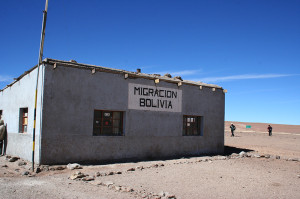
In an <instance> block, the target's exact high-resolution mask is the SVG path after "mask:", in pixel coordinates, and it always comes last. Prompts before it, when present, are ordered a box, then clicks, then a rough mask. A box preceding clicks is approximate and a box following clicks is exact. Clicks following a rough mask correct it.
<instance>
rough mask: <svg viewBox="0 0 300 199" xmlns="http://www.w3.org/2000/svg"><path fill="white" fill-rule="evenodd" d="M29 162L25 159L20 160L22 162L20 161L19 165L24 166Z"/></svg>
mask: <svg viewBox="0 0 300 199" xmlns="http://www.w3.org/2000/svg"><path fill="white" fill-rule="evenodd" d="M26 164H27V163H26V162H24V161H20V162H18V166H19V167H20V166H24V165H26Z"/></svg>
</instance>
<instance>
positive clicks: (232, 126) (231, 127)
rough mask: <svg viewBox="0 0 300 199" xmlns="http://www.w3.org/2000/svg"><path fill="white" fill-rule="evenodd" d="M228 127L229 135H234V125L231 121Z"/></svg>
mask: <svg viewBox="0 0 300 199" xmlns="http://www.w3.org/2000/svg"><path fill="white" fill-rule="evenodd" d="M230 129H231V137H234V131H235V126H234V125H233V123H231V125H230Z"/></svg>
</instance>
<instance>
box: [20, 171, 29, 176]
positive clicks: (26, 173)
mask: <svg viewBox="0 0 300 199" xmlns="http://www.w3.org/2000/svg"><path fill="white" fill-rule="evenodd" d="M29 174H30V173H29V171H24V172H23V173H22V175H23V176H27V175H29Z"/></svg>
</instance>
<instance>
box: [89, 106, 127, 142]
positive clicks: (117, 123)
mask: <svg viewBox="0 0 300 199" xmlns="http://www.w3.org/2000/svg"><path fill="white" fill-rule="evenodd" d="M93 135H95V136H97V135H100V136H101V135H108V136H122V135H123V112H120V111H103V110H95V111H94V128H93Z"/></svg>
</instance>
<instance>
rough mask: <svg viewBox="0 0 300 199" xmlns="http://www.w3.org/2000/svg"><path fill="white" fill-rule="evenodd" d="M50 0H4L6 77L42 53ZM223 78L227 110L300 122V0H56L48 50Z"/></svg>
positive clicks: (0, 82)
mask: <svg viewBox="0 0 300 199" xmlns="http://www.w3.org/2000/svg"><path fill="white" fill-rule="evenodd" d="M44 6H45V1H44V0H30V1H28V0H9V1H7V0H0V27H1V31H0V58H1V59H0V66H1V73H0V87H1V88H4V87H5V86H6V85H7V84H9V83H10V82H12V78H15V77H18V76H19V75H21V74H22V73H23V72H24V71H26V70H28V69H29V68H31V67H32V66H34V65H36V64H37V62H38V51H39V43H40V34H41V25H42V10H43V9H44ZM45 57H49V58H53V59H61V60H70V59H74V60H76V61H77V62H79V63H86V64H94V65H100V66H106V67H112V68H119V69H124V70H130V71H135V70H136V68H141V69H142V72H145V73H161V74H162V75H163V74H164V73H167V72H168V73H171V74H172V75H180V76H182V78H183V79H186V80H194V81H202V82H205V83H212V84H217V85H219V86H222V87H223V88H224V89H227V90H228V93H227V94H226V110H225V112H226V113H225V119H226V120H230V121H243V122H266V123H280V124H297V125H300V114H299V112H300V1H299V0H287V1H286V0H281V1H277V0H226V1H225V0H210V1H208V0H205V1H204V0H185V1H176V0H147V1H146V0H136V1H131V0H127V1H115V0H110V1H100V0H89V1H82V0H81V1H79V0H72V1H71V0H65V1H62V0H59V1H58V0H49V8H48V20H47V26H46V38H45V47H44V58H45Z"/></svg>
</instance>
